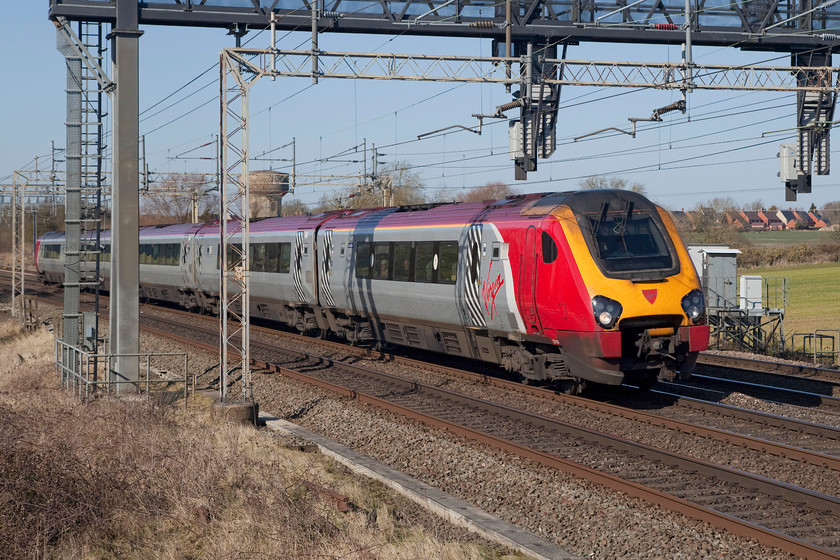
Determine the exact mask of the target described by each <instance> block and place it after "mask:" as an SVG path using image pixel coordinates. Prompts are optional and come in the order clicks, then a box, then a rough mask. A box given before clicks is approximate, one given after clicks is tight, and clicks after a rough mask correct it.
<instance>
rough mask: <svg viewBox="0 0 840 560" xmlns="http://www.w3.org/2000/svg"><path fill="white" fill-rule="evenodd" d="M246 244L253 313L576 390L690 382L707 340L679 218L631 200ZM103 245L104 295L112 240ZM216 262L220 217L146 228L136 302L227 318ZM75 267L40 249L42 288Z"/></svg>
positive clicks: (469, 211)
mask: <svg viewBox="0 0 840 560" xmlns="http://www.w3.org/2000/svg"><path fill="white" fill-rule="evenodd" d="M249 239H250V241H249V244H250V252H249V258H248V260H247V269H248V270H249V273H250V276H249V285H250V310H249V312H250V316H251V317H255V318H261V319H265V320H267V321H272V322H276V323H282V324H285V325H289V326H291V327H293V328H295V329H297V330H298V331H300V332H302V333H309V334H314V335H322V336H323V335H327V334H329V335H331V336H333V337H337V338H340V339H344V340H346V341H349V342H350V343H353V344H364V343H368V344H378V345H399V346H404V347H409V348H416V349H422V350H427V351H432V352H438V353H441V354H446V355H450V356H459V357H464V358H473V359H476V360H481V361H483V362H490V363H493V364H497V365H499V366H501V367H503V368H505V369H506V370H508V371H510V372H515V373H516V374H518V375H519V376H521V380H522V381H523V382H525V383H541V384H550V385H552V386H554V387H557V388H558V390H561V391H564V392H567V393H573V394H578V393H580V392H582V391H583V390H584V388H586V386H587V384H590V385H591V384H601V385H620V384H630V385H635V386H638V387H649V386H650V385H652V384H653V383H654V382H656V381H657V380H674V379H680V380H683V379H686V378H688V377H689V376H690V375H691V372H692V371H693V369H694V367H695V363H696V360H697V355H698V352H700V351H702V350H705V349H706V348H707V347H708V343H709V326H708V324H707V320H706V309H705V301H704V296H703V291H702V288H701V285H700V280H699V279H698V275H697V273H696V271H695V269H694V266H693V264H692V261H691V259H690V257H689V255H688V252H687V250H686V248H685V245H684V244H683V242H682V240H681V239H680V237H679V235H678V233H677V230H676V228H675V226H674V223H673V221H672V219H671V217H670V216H669V214H668V212H667V211H666V210H664V209H663V208H661V207H659V206H657V205H655V204H654V203H652V202H651V201H650V200H648V199H647V198H645V197H644V196H642V195H640V194H637V193H634V192H630V191H624V190H617V189H605V190H585V191H573V192H555V193H539V194H525V195H516V196H510V197H507V198H505V199H502V200H495V201H485V202H455V203H434V204H424V205H413V206H402V207H387V208H371V209H342V210H334V211H327V212H324V213H320V214H317V215H301V216H287V217H275V218H263V219H259V220H254V221H252V222H251V224H250V238H249ZM233 241H234V242H238V241H237V239H236V238H234V240H233ZM84 243H88V244H90V243H91V241H90V240H86V241H84ZM99 243H100V247H99V251H100V255H101V257H100V260H101V261H102V262H103V263H104V265H103V266H101V268H100V270H101V271H102V274H101V276H102V278H101V280H102V282H103V289H104V290H108V286H109V277H110V271H109V266H108V265H107V263H108V261H109V260H110V250H111V247H110V234H109V232H107V231H105V232H102V234H101V236H100V241H99ZM220 253H221V246H220V227H219V222H218V221H217V222H209V223H198V224H180V225H167V226H149V227H143V228H141V229H140V263H139V267H140V296H141V297H143V298H147V299H149V300H155V301H165V302H170V303H172V304H176V305H179V306H181V307H183V308H186V309H191V310H197V311H202V312H210V313H219V310H220V287H219V286H220V278H221V272H220V269H221V258H220ZM66 258H67V257H66V255H65V246H64V234H63V233H57V232H53V233H49V234H46V235H44V236H42V237H40V238H39V239H38V240H37V243H36V266H37V268H38V271H39V275H40V277H41V278H42V280H43V281H44V282H47V283H50V282H54V283H61V282H63V278H64V268H63V267H64V260H65V259H66ZM76 258H79V257H76ZM82 265H83V266H92V263H89V262H87V263H86V262H83V263H82Z"/></svg>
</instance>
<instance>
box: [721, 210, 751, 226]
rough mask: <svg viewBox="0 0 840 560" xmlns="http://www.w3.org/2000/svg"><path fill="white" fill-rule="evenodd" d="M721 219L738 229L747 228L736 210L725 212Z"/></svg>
mask: <svg viewBox="0 0 840 560" xmlns="http://www.w3.org/2000/svg"><path fill="white" fill-rule="evenodd" d="M723 219H724V220H726V223H727V224H730V225H733V226H735V227H736V228H738V229H742V230H743V229H749V227H748V226H747V221H746V220H745V219H744V218H743V217H742V216H741V214H739V213H738V212H726V213H725V214H724V215H723Z"/></svg>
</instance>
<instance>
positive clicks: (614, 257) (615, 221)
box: [578, 195, 679, 281]
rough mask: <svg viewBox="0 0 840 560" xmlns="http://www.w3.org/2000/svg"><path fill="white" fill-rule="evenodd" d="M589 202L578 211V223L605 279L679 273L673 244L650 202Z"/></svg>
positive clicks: (604, 198)
mask: <svg viewBox="0 0 840 560" xmlns="http://www.w3.org/2000/svg"><path fill="white" fill-rule="evenodd" d="M587 202H589V204H588V205H587V206H588V208H585V210H584V209H579V210H583V211H579V213H578V224H579V225H580V227H581V231H582V232H583V235H584V237H585V238H586V243H587V245H588V246H589V250H590V252H591V253H592V256H593V257H594V258H595V261H596V262H597V263H598V266H599V267H600V268H601V270H602V272H603V273H604V274H605V275H606V276H610V277H614V278H627V279H631V280H641V281H644V280H655V279H658V278H664V277H666V276H670V275H672V274H676V273H677V272H679V260H678V259H677V258H676V252H675V250H674V245H673V243H672V242H671V240H670V239H669V237H668V235H667V230H666V229H665V225H664V224H663V223H662V220H661V218H660V217H659V214H658V212H657V211H656V207H655V206H653V205H652V204H650V202H648V201H647V200H646V199H644V198H642V197H639V198H638V199H635V200H634V199H633V198H631V197H628V196H627V195H624V196H620V197H617V196H602V198H601V200H600V201H598V202H599V203H600V204H597V205H594V204H592V203H593V202H595V201H594V200H591V199H590V200H587ZM596 208H597V210H596Z"/></svg>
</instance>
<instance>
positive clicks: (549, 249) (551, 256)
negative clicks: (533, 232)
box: [542, 231, 557, 264]
mask: <svg viewBox="0 0 840 560" xmlns="http://www.w3.org/2000/svg"><path fill="white" fill-rule="evenodd" d="M542 258H543V262H544V263H545V264H551V263H553V262H554V261H556V260H557V243H555V242H554V239H552V237H551V235H549V234H548V232H547V231H544V232H542Z"/></svg>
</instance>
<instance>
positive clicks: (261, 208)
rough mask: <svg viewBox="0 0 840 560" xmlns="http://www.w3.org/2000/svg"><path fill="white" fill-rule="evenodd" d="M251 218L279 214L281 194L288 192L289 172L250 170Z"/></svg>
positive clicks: (281, 201) (269, 216)
mask: <svg viewBox="0 0 840 560" xmlns="http://www.w3.org/2000/svg"><path fill="white" fill-rule="evenodd" d="M249 179H250V191H251V218H272V217H274V216H279V215H280V210H281V208H282V205H283V196H285V195H286V194H287V193H288V192H289V174H288V173H281V172H279V171H272V170H264V171H252V172H251V173H250V174H249Z"/></svg>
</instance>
